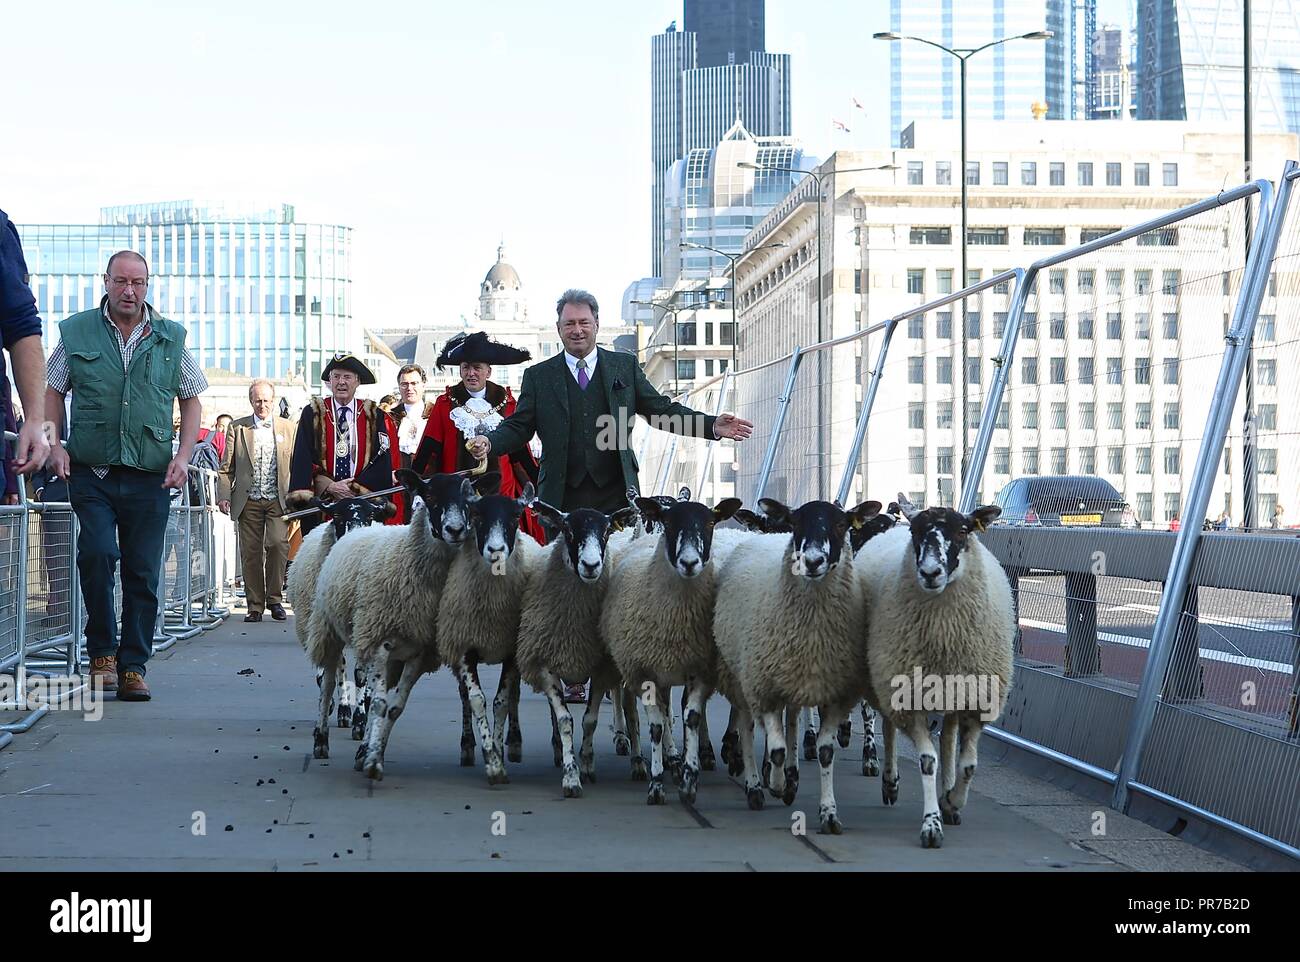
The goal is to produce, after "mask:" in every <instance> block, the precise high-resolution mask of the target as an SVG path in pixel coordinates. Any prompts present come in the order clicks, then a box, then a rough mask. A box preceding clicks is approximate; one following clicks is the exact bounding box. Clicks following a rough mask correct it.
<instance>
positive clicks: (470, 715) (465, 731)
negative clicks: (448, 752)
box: [456, 674, 559, 768]
mask: <svg viewBox="0 0 1300 962" xmlns="http://www.w3.org/2000/svg"><path fill="white" fill-rule="evenodd" d="M456 685H457V687H458V688H459V689H460V767H461V768H473V767H474V712H473V710H472V709H471V708H470V707H469V689H468V688H466V687H465V679H464V678H462V677H461V676H460V675H459V674H457V676H456ZM556 764H557V765H558V764H559V763H558V762H557V763H556Z"/></svg>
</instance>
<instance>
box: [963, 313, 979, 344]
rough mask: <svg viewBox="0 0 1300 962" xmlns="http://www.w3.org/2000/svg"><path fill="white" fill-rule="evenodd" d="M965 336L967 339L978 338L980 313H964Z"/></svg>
mask: <svg viewBox="0 0 1300 962" xmlns="http://www.w3.org/2000/svg"><path fill="white" fill-rule="evenodd" d="M966 336H967V337H968V338H970V337H979V336H980V312H979V311H967V312H966Z"/></svg>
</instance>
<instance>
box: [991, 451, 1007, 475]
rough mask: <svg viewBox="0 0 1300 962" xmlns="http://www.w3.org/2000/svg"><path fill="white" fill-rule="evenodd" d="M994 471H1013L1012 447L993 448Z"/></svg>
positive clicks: (998, 472)
mask: <svg viewBox="0 0 1300 962" xmlns="http://www.w3.org/2000/svg"><path fill="white" fill-rule="evenodd" d="M993 473H994V474H1010V473H1011V449H1010V448H994V449H993Z"/></svg>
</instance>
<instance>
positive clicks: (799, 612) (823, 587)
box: [713, 498, 880, 835]
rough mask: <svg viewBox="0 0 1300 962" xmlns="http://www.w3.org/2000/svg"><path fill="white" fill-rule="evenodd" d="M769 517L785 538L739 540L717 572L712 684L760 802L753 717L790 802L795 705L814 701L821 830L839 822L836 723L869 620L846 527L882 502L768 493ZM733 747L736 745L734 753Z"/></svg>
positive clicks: (861, 668)
mask: <svg viewBox="0 0 1300 962" xmlns="http://www.w3.org/2000/svg"><path fill="white" fill-rule="evenodd" d="M759 507H760V508H761V509H762V510H763V512H764V514H766V515H767V516H768V517H769V518H771V519H773V520H776V521H780V522H786V523H788V524H789V526H790V528H791V533H790V535H789V537H785V536H782V535H764V536H760V537H754V538H751V539H750V540H748V541H746V542H745V543H743V544H741V545H740V546H739V547H737V548H736V550H735V551H734V552H733V553H732V555H731V558H730V560H729V561H728V562H727V564H726V565H725V566H724V567H723V569H722V571H721V573H720V575H719V577H718V598H717V602H716V604H715V606H714V620H713V631H714V639H715V642H716V644H717V649H718V689H719V691H721V692H722V693H723V694H724V695H725V696H726V697H727V699H728V700H730V701H731V702H732V704H734V705H735V706H736V710H737V715H738V718H737V723H738V727H739V732H740V750H741V754H742V758H743V760H744V771H745V793H746V797H747V799H748V801H749V806H750V808H755V809H757V808H761V807H762V804H763V792H762V788H761V786H760V783H759V775H758V771H757V769H756V766H755V764H754V735H753V718H754V716H757V717H758V718H760V719H761V720H762V723H763V726H764V729H765V731H766V734H767V763H768V764H769V765H770V773H769V781H768V787H769V789H770V790H771V791H772V792H773V793H774V794H779V795H780V796H781V798H782V800H783V801H784V802H785V803H786V804H787V805H789V804H791V803H792V802H793V801H794V798H795V793H796V791H797V789H798V783H799V766H798V762H797V756H796V755H795V753H794V750H793V749H794V746H793V745H790V751H789V752H787V740H788V738H789V734H788V731H783V730H782V729H783V725H782V715H781V713H782V711H783V710H785V711H786V726H784V727H786V728H787V729H788V727H789V724H790V721H791V720H792V719H793V717H794V716H795V711H794V710H793V706H799V705H816V706H818V708H819V710H820V714H821V719H822V722H823V724H822V726H821V729H820V731H819V732H818V736H817V757H818V761H819V763H820V765H821V801H820V805H819V811H818V816H819V821H820V829H819V830H820V831H821V832H823V833H829V834H834V835H838V834H840V832H841V831H842V830H843V826H842V824H841V822H840V820H839V816H838V812H837V808H836V804H835V793H834V783H833V782H834V780H833V775H834V759H835V748H834V745H833V739H834V737H835V735H836V731H835V728H834V727H833V726H835V725H836V724H837V723H838V722H839V721H840V720H841V719H843V718H844V717H845V716H846V715H847V714H848V712H849V710H850V709H851V708H852V706H853V705H854V704H856V703H857V701H858V699H860V698H861V697H862V696H863V695H864V694H865V692H866V690H867V687H868V685H867V678H866V659H865V655H864V652H863V650H862V642H861V639H862V633H863V627H864V624H865V612H864V610H863V594H862V585H861V583H860V582H859V580H858V578H857V576H856V574H855V571H854V564H853V553H852V551H849V550H845V549H846V548H847V541H848V533H849V530H850V528H852V527H855V526H860V525H862V524H863V523H865V522H866V521H867V520H868V519H869V518H871V517H873V516H874V515H876V514H877V513H878V512H879V511H880V502H878V501H867V502H864V503H863V504H860V505H858V506H857V507H856V508H854V509H853V510H852V511H848V512H846V511H844V510H843V509H842V508H840V507H839V506H838V505H835V504H831V503H830V502H827V501H811V502H808V503H807V504H805V505H803V506H801V507H800V508H798V509H796V510H793V511H792V510H791V509H789V508H787V507H786V506H785V505H783V504H781V503H780V502H779V501H775V500H772V499H769V498H764V499H762V500H761V501H760V502H759ZM734 751H735V749H734V748H733V749H732V752H733V753H734Z"/></svg>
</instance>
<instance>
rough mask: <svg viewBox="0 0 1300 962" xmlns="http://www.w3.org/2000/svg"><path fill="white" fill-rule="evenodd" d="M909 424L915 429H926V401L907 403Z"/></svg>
mask: <svg viewBox="0 0 1300 962" xmlns="http://www.w3.org/2000/svg"><path fill="white" fill-rule="evenodd" d="M907 426H908V427H909V428H911V429H913V430H924V429H925V402H924V401H909V402H908V403H907Z"/></svg>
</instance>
